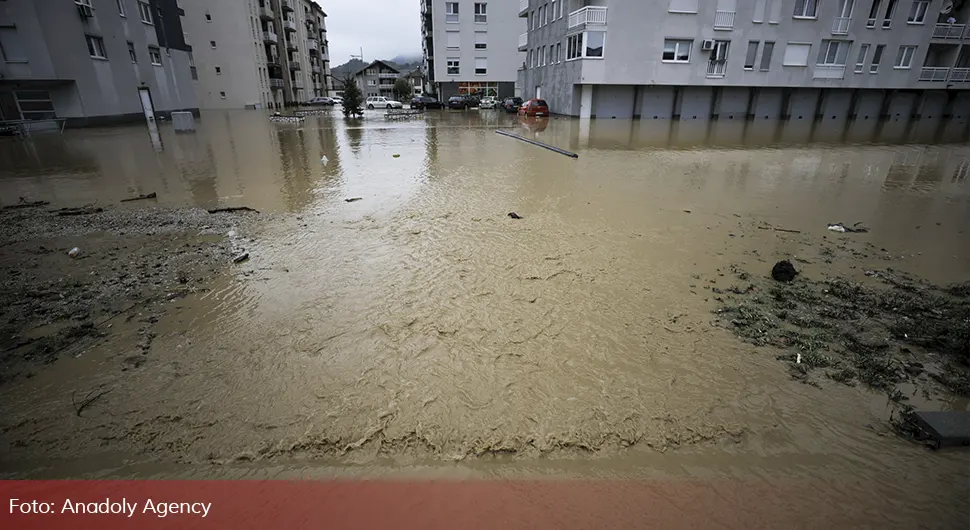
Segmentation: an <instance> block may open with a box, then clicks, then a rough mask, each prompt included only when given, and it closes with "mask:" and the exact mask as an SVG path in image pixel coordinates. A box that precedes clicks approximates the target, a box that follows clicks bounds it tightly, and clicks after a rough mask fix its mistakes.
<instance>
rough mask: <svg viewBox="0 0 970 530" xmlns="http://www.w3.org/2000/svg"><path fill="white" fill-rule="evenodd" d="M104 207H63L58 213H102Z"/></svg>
mask: <svg viewBox="0 0 970 530" xmlns="http://www.w3.org/2000/svg"><path fill="white" fill-rule="evenodd" d="M103 211H104V208H92V207H90V206H81V207H78V208H61V209H60V210H57V215H90V214H93V213H101V212H103Z"/></svg>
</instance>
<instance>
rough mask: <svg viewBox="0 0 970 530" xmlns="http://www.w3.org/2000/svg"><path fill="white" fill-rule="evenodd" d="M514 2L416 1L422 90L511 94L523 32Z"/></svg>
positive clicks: (445, 93) (521, 55) (520, 57)
mask: <svg viewBox="0 0 970 530" xmlns="http://www.w3.org/2000/svg"><path fill="white" fill-rule="evenodd" d="M518 16H519V13H518V10H517V6H516V4H515V2H514V1H500V2H499V1H494V0H493V1H491V2H488V1H473V0H455V1H444V0H421V47H422V52H423V55H424V71H425V72H426V75H427V86H426V87H425V89H426V90H427V91H429V92H434V93H436V94H438V95H439V97H442V98H444V97H448V96H451V95H454V94H475V93H478V94H482V95H488V96H512V95H513V94H514V92H515V85H516V76H517V72H518V68H519V66H520V65H521V64H522V61H523V59H524V53H523V52H521V51H519V50H518V48H517V47H516V38H517V37H518V35H519V34H520V33H522V31H523V30H524V28H525V21H524V20H522V19H520V18H519V17H518Z"/></svg>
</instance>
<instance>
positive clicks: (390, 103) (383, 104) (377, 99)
mask: <svg viewBox="0 0 970 530" xmlns="http://www.w3.org/2000/svg"><path fill="white" fill-rule="evenodd" d="M366 106H367V108H369V109H375V108H378V107H380V108H386V109H403V108H404V104H403V103H401V102H400V101H394V100H393V99H389V98H386V97H384V96H371V97H369V98H367V103H366Z"/></svg>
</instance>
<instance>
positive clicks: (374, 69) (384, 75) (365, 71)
mask: <svg viewBox="0 0 970 530" xmlns="http://www.w3.org/2000/svg"><path fill="white" fill-rule="evenodd" d="M399 77H401V72H400V71H399V70H398V69H397V68H394V67H393V66H391V65H389V64H387V63H385V62H384V61H374V62H372V63H370V64H369V65H367V66H365V67H364V68H362V69H361V70H360V71H359V72H357V73H356V74H354V81H355V82H356V83H357V88H359V89H360V91H361V92H362V93H363V94H364V97H365V98H368V97H372V96H384V97H387V98H390V99H394V82H395V81H397V78H399ZM401 103H407V101H402V102H401Z"/></svg>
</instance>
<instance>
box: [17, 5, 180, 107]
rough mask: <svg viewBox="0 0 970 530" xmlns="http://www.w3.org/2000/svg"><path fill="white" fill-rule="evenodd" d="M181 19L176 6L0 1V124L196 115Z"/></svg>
mask: <svg viewBox="0 0 970 530" xmlns="http://www.w3.org/2000/svg"><path fill="white" fill-rule="evenodd" d="M182 13H183V12H182V10H181V8H180V7H179V6H178V4H177V3H176V0H145V1H140V0H76V1H54V0H4V1H0V119H4V120H20V119H25V120H35V121H43V120H47V119H51V118H64V119H66V121H67V125H68V126H84V125H101V124H110V123H118V122H126V121H138V120H144V119H145V118H146V114H147V113H149V112H151V113H153V114H154V115H155V116H165V115H167V114H168V113H170V112H172V111H177V110H190V111H193V112H196V113H197V112H198V103H197V101H196V96H195V92H194V89H193V84H192V74H191V66H190V63H191V47H190V46H189V45H188V44H186V42H185V39H184V35H183V32H182V27H181V22H180V19H181V15H182ZM143 103H144V104H146V105H147V107H146V106H143ZM146 108H147V109H153V110H146Z"/></svg>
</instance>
